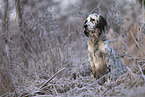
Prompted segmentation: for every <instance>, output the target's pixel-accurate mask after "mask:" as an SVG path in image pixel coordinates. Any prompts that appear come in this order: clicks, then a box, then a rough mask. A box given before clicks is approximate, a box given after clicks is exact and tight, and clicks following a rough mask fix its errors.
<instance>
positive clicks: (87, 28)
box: [84, 13, 107, 37]
mask: <svg viewBox="0 0 145 97" xmlns="http://www.w3.org/2000/svg"><path fill="white" fill-rule="evenodd" d="M106 26H107V22H106V19H105V18H104V17H103V16H101V15H99V14H96V13H94V14H90V15H89V16H88V17H87V18H86V20H85V23H84V33H85V35H86V36H87V37H89V34H90V33H96V32H95V31H96V29H98V30H99V33H101V32H102V31H104V29H105V27H106Z"/></svg>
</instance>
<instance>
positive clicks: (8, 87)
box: [0, 0, 13, 95]
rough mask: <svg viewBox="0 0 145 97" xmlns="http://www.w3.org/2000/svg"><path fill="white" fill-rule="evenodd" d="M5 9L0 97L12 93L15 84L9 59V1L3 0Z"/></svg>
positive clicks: (3, 16)
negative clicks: (10, 70)
mask: <svg viewBox="0 0 145 97" xmlns="http://www.w3.org/2000/svg"><path fill="white" fill-rule="evenodd" d="M3 3H4V7H3V13H2V38H1V39H0V40H1V42H2V45H1V46H2V48H3V54H1V56H2V57H1V62H0V65H1V66H0V67H1V68H0V95H1V94H4V93H7V92H12V91H13V83H12V80H11V76H10V72H9V68H10V57H9V45H8V39H9V34H8V26H9V1H8V0H3Z"/></svg>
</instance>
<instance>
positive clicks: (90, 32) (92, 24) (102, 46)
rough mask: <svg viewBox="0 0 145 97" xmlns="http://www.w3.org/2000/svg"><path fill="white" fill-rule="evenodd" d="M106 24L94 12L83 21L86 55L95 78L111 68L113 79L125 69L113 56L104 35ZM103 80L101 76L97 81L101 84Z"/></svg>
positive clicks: (103, 19)
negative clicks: (86, 43)
mask: <svg viewBox="0 0 145 97" xmlns="http://www.w3.org/2000/svg"><path fill="white" fill-rule="evenodd" d="M106 26H107V22H106V20H105V18H104V17H103V16H101V15H99V14H96V13H94V14H90V15H89V16H88V17H87V19H86V20H85V23H84V34H85V35H86V36H87V37H88V38H89V43H88V56H89V60H90V64H91V68H92V73H93V76H94V77H95V78H96V79H99V78H100V77H102V76H103V75H105V74H107V73H108V72H109V71H112V70H114V73H112V75H111V76H110V78H111V79H115V76H119V75H121V74H122V73H123V72H124V71H126V67H125V65H124V64H123V63H122V62H121V60H119V59H117V58H116V57H115V52H114V51H113V49H112V47H111V46H110V45H109V42H108V40H107V38H106V35H105V27H106ZM105 80H106V79H105V77H103V78H102V79H101V80H100V82H99V83H100V84H103V83H104V82H105Z"/></svg>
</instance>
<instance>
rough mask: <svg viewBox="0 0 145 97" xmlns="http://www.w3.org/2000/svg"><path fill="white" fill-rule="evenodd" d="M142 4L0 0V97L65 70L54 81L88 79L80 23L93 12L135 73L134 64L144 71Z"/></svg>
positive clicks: (100, 0)
mask: <svg viewBox="0 0 145 97" xmlns="http://www.w3.org/2000/svg"><path fill="white" fill-rule="evenodd" d="M144 4H145V1H144V0H0V26H1V30H0V87H1V88H0V95H2V94H6V93H9V94H10V93H12V94H19V93H17V92H18V91H20V90H21V89H22V90H23V91H24V90H28V86H29V85H30V84H31V83H33V82H34V81H35V80H42V79H48V78H49V77H51V76H52V75H53V74H54V73H56V72H57V71H58V70H60V69H61V68H63V67H65V68H66V69H65V71H63V72H62V73H60V74H59V75H58V76H57V79H58V80H59V79H60V78H61V77H62V76H63V77H64V78H70V77H71V75H73V74H74V73H76V74H78V75H79V74H82V73H83V74H85V75H90V71H89V70H90V63H89V61H88V55H87V41H88V38H87V37H86V36H85V35H84V33H83V23H84V21H85V18H86V17H87V16H88V15H89V14H91V13H98V14H102V15H103V16H104V17H105V18H106V20H107V23H108V27H107V31H106V35H107V38H108V40H109V41H110V44H111V45H112V47H113V48H114V49H115V51H116V52H117V53H118V54H119V55H122V58H121V60H122V61H123V62H124V63H125V64H126V65H127V66H129V67H130V68H131V70H134V72H137V71H136V70H137V69H138V68H136V65H134V63H135V62H136V63H137V62H138V64H141V66H142V68H144V67H145V66H144V65H143V64H144V60H145V59H144V56H145V43H144V42H143V41H145V38H144V36H145V9H144ZM139 62H140V63H139ZM143 70H144V69H143ZM86 72H87V73H86Z"/></svg>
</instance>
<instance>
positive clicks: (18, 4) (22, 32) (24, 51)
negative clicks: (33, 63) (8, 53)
mask: <svg viewBox="0 0 145 97" xmlns="http://www.w3.org/2000/svg"><path fill="white" fill-rule="evenodd" d="M15 6H16V12H17V15H18V18H19V31H20V32H19V33H20V42H21V43H20V45H21V46H22V51H21V53H22V56H21V57H22V59H23V60H22V61H23V63H24V65H25V66H26V67H27V68H28V59H29V58H28V49H29V45H28V43H27V41H26V39H25V34H26V28H25V27H26V24H25V22H24V21H23V4H22V3H21V2H20V0H15Z"/></svg>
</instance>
